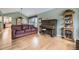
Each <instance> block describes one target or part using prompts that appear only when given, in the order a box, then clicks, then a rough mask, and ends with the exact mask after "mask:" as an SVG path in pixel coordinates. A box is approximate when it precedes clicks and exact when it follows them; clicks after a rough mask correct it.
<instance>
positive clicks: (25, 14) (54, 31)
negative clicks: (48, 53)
mask: <svg viewBox="0 0 79 59" xmlns="http://www.w3.org/2000/svg"><path fill="white" fill-rule="evenodd" d="M0 11H1V12H0V15H1V16H0V19H1V20H0V45H1V47H0V49H1V50H8V49H9V50H41V49H45V50H74V49H76V42H77V40H78V39H79V35H78V33H79V26H78V21H79V20H78V15H79V14H78V11H79V9H78V8H70V9H69V8H0ZM67 14H69V15H67ZM65 15H67V16H68V17H70V18H72V20H71V22H72V23H70V25H71V27H72V28H69V30H71V31H72V32H68V31H67V32H68V33H70V34H67V33H65V30H66V29H63V28H64V27H65V26H67V25H65V20H66V18H65V17H67V16H65ZM7 24H8V25H10V26H7ZM62 29H63V30H62ZM72 29H73V30H72ZM77 48H79V47H77Z"/></svg>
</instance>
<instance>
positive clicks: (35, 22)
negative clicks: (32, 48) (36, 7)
mask: <svg viewBox="0 0 79 59" xmlns="http://www.w3.org/2000/svg"><path fill="white" fill-rule="evenodd" d="M37 23H38V21H37V17H32V18H29V24H30V25H33V26H35V27H37Z"/></svg>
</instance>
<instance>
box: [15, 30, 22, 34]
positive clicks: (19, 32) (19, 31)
mask: <svg viewBox="0 0 79 59" xmlns="http://www.w3.org/2000/svg"><path fill="white" fill-rule="evenodd" d="M23 33H24V30H18V31H16V34H23Z"/></svg>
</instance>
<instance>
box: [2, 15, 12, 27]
mask: <svg viewBox="0 0 79 59" xmlns="http://www.w3.org/2000/svg"><path fill="white" fill-rule="evenodd" d="M3 20H4V21H3V22H4V28H10V27H11V25H12V17H9V16H4V19H3Z"/></svg>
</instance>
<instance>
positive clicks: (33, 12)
mask: <svg viewBox="0 0 79 59" xmlns="http://www.w3.org/2000/svg"><path fill="white" fill-rule="evenodd" d="M52 9H53V8H22V14H24V15H26V16H28V17H29V16H33V15H38V14H40V13H43V12H46V11H49V10H52ZM0 10H1V12H2V13H3V14H5V13H12V12H21V8H0Z"/></svg>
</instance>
